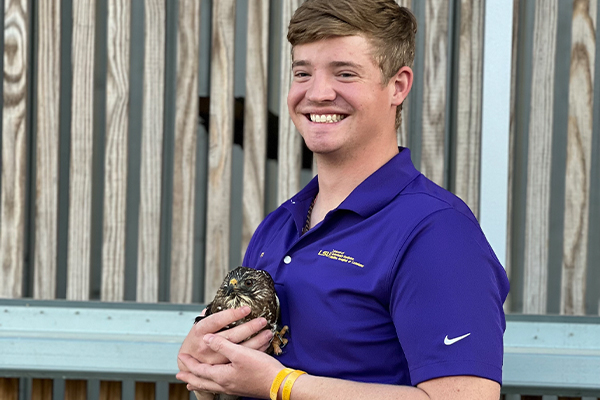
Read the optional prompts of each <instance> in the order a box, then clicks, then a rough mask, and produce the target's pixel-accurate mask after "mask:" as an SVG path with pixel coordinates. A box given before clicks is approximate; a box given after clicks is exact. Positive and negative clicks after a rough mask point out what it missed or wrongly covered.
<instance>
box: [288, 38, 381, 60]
mask: <svg viewBox="0 0 600 400" xmlns="http://www.w3.org/2000/svg"><path fill="white" fill-rule="evenodd" d="M357 39H358V40H359V41H363V43H362V44H361V43H356V40H357ZM322 46H325V47H327V51H322V49H318V48H319V47H322ZM311 49H312V51H311ZM361 49H362V50H363V51H361ZM372 50H373V49H372V45H371V43H370V42H369V41H368V39H366V38H365V37H364V36H361V35H353V36H333V37H327V38H323V39H320V40H316V41H312V42H308V43H302V44H297V45H296V46H294V47H293V48H292V68H293V67H304V66H307V67H310V66H314V65H315V64H316V63H322V62H325V63H326V64H327V66H329V67H355V68H362V67H364V66H365V65H364V64H368V62H367V61H366V60H359V58H360V57H357V55H359V56H360V53H362V54H364V55H366V56H367V57H368V61H370V62H371V63H372V64H374V65H377V62H376V60H375V58H374V57H373V52H372ZM345 53H349V54H345Z"/></svg>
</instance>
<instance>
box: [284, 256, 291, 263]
mask: <svg viewBox="0 0 600 400" xmlns="http://www.w3.org/2000/svg"><path fill="white" fill-rule="evenodd" d="M283 262H284V263H286V264H289V263H291V262H292V257H290V256H285V257H284V258H283Z"/></svg>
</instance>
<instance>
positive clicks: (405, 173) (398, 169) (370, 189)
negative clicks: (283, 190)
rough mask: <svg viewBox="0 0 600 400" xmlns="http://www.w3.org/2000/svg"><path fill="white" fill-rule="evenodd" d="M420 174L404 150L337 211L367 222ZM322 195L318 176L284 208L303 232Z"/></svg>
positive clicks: (358, 189)
mask: <svg viewBox="0 0 600 400" xmlns="http://www.w3.org/2000/svg"><path fill="white" fill-rule="evenodd" d="M419 175H420V172H419V171H417V169H416V168H415V167H414V165H413V163H412V160H411V157H410V150H409V149H407V148H403V147H400V148H399V153H398V154H397V155H395V156H394V157H393V158H392V159H391V160H390V161H388V162H387V163H386V164H384V165H383V166H381V167H380V168H379V169H378V170H377V171H375V172H374V173H372V174H371V175H370V176H369V177H367V179H365V180H364V181H363V182H361V183H360V184H359V185H358V186H357V187H356V188H355V189H354V190H353V191H352V192H351V193H350V195H349V196H348V197H347V198H346V199H345V200H344V201H343V202H342V203H341V204H340V205H339V206H338V208H337V210H349V211H353V212H355V213H357V214H359V215H360V216H362V217H363V218H367V217H369V216H370V215H372V214H374V213H375V212H377V211H379V210H381V209H382V208H383V207H384V206H386V205H387V204H388V203H389V202H391V201H392V200H393V199H394V198H395V197H396V196H397V195H398V194H399V193H400V192H402V190H403V189H404V188H405V187H406V186H407V185H408V184H409V183H410V182H411V181H412V180H413V179H415V178H416V177H417V176H419ZM318 192H319V177H318V175H317V176H315V177H314V178H313V179H312V180H311V181H310V182H309V183H308V184H307V185H306V186H305V187H304V188H303V189H302V190H301V191H300V192H298V193H297V194H296V195H295V196H294V197H292V198H291V199H290V200H288V201H286V202H285V203H284V204H283V207H284V208H286V209H287V210H289V211H290V213H291V214H292V216H293V218H294V222H295V224H296V228H297V229H298V231H299V232H301V231H302V229H303V228H304V224H305V223H306V216H307V213H308V208H309V207H310V203H311V202H312V200H313V198H314V197H315V195H316V194H317V193H318Z"/></svg>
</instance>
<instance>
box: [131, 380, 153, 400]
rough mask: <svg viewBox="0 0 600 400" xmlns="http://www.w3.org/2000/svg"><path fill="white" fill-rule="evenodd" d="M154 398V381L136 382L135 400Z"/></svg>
mask: <svg viewBox="0 0 600 400" xmlns="http://www.w3.org/2000/svg"><path fill="white" fill-rule="evenodd" d="M155 398H156V384H155V383H154V382H136V383H135V400H150V399H155Z"/></svg>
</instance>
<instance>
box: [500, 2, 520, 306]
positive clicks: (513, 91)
mask: <svg viewBox="0 0 600 400" xmlns="http://www.w3.org/2000/svg"><path fill="white" fill-rule="evenodd" d="M519 2H520V0H513V31H512V66H511V78H510V122H509V124H510V125H509V126H510V130H509V145H508V146H509V147H508V148H509V149H510V150H509V154H508V157H509V161H508V210H507V215H508V216H509V217H508V219H507V222H506V223H507V227H506V234H507V238H506V244H507V245H506V262H505V265H504V268H505V269H506V274H507V275H508V278H509V280H511V278H512V251H513V248H512V239H511V236H510V235H511V232H512V224H513V218H512V217H511V216H512V207H513V201H512V198H513V182H514V173H515V168H514V164H515V154H514V151H513V150H514V148H515V135H516V101H517V53H518V48H519V40H518V39H519ZM504 310H505V311H507V312H508V311H511V310H512V296H511V295H509V296H508V297H507V298H506V301H505V302H504Z"/></svg>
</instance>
